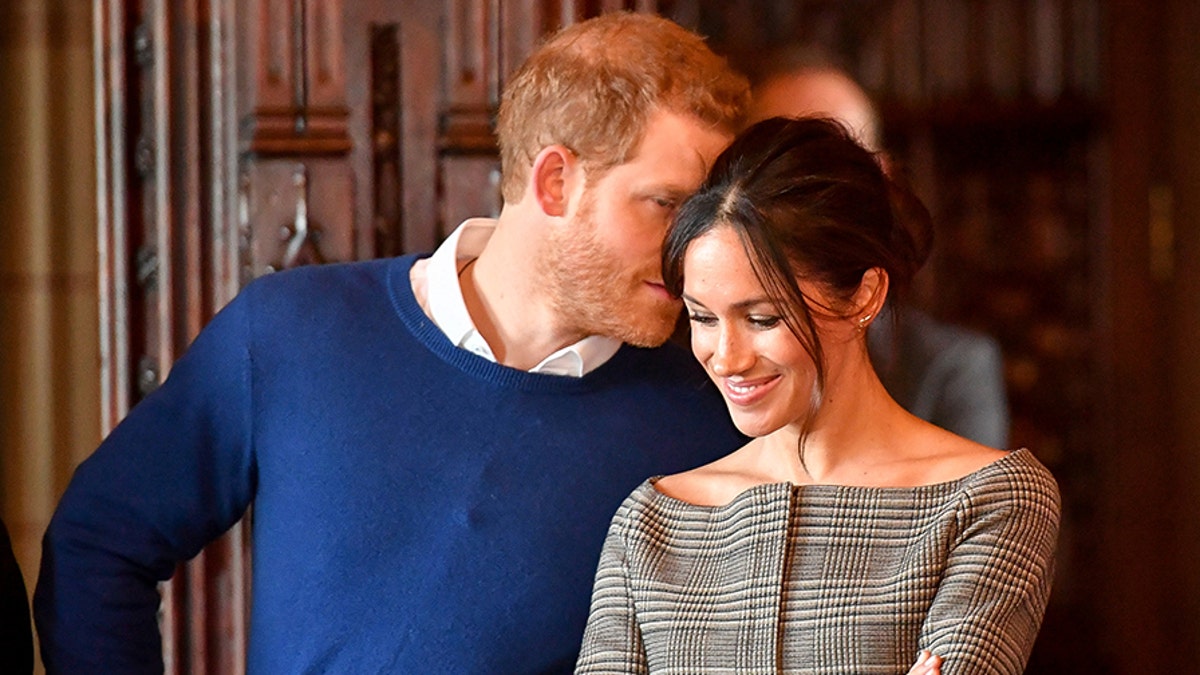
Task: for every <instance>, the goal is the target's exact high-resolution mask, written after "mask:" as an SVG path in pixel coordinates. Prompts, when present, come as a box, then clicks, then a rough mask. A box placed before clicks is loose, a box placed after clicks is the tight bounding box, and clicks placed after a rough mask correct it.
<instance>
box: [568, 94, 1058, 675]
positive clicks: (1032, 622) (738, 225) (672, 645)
mask: <svg viewBox="0 0 1200 675" xmlns="http://www.w3.org/2000/svg"><path fill="white" fill-rule="evenodd" d="M929 232H930V225H929V215H928V213H927V212H926V210H925V208H924V207H923V206H922V205H921V204H920V202H919V201H918V200H917V199H916V197H915V196H914V195H912V193H911V192H909V191H907V190H906V189H905V188H903V187H901V186H898V185H897V184H896V183H894V182H893V181H892V180H891V179H889V178H888V177H887V176H886V175H885V174H884V172H883V171H882V170H881V169H880V166H879V164H878V162H877V161H876V158H875V156H874V155H873V154H871V153H870V152H868V151H867V150H864V149H863V148H862V147H860V146H859V145H858V144H857V143H856V142H855V141H854V140H853V139H852V138H851V137H850V136H849V135H848V134H847V132H846V131H845V129H844V128H842V127H841V126H839V125H838V124H837V123H835V122H831V121H828V120H821V119H801V120H789V119H782V118H774V119H769V120H765V121H763V122H760V123H758V124H756V125H754V126H752V127H750V128H749V129H747V130H746V131H745V132H743V134H742V135H740V136H739V137H738V138H737V140H735V141H734V143H733V144H732V145H731V146H730V147H729V148H728V149H727V150H726V151H725V152H724V153H723V154H722V155H721V156H720V157H719V158H718V159H717V161H716V164H715V166H714V167H713V169H712V171H711V173H710V174H709V177H708V179H707V181H706V182H705V183H704V185H702V186H701V188H700V190H699V192H697V193H696V194H695V195H694V196H693V197H691V198H690V199H689V200H688V201H687V202H685V203H684V205H683V206H682V207H681V208H680V211H679V213H678V214H677V216H676V219H675V222H674V224H673V226H672V228H671V230H670V232H669V234H668V236H667V242H666V246H665V248H664V254H663V267H664V280H665V282H666V284H667V286H668V288H669V289H671V290H672V292H673V293H675V294H676V295H679V296H681V297H682V298H683V301H684V303H685V305H686V307H687V311H688V314H689V316H690V319H691V327H692V350H693V352H694V353H695V355H696V358H697V359H699V361H700V362H701V363H702V364H703V365H704V367H705V369H706V370H707V371H708V374H709V376H710V377H711V378H712V380H713V381H714V382H715V383H716V384H717V386H718V387H719V388H720V390H721V392H722V394H723V395H724V397H725V402H726V404H727V406H728V408H729V412H730V414H731V415H732V417H733V420H734V422H735V423H736V425H737V426H738V428H739V429H740V430H741V431H742V432H743V433H745V434H746V435H747V436H750V437H751V439H752V440H751V441H750V442H749V443H747V444H746V445H745V446H744V447H742V448H740V449H738V450H737V451H735V452H733V453H731V454H729V455H727V456H725V457H723V458H721V459H719V460H717V461H716V462H714V463H712V464H709V465H706V466H702V467H699V468H697V469H693V470H691V471H687V472H684V473H681V474H676V475H671V476H664V477H656V478H650V479H649V480H647V481H646V482H645V483H644V484H642V485H641V486H640V487H638V488H637V489H636V490H635V491H634V492H633V494H631V495H630V496H629V498H628V499H626V501H625V503H624V504H623V505H622V506H621V508H620V509H619V510H618V512H617V514H616V515H615V516H614V518H613V522H612V526H611V528H610V530H609V535H608V538H607V541H606V542H605V547H604V551H603V553H602V555H601V560H600V567H599V570H598V572H597V575H596V585H595V589H594V593H593V597H592V610H591V616H590V618H589V621H588V626H587V630H586V632H585V635H584V644H583V649H582V653H581V654H580V658H579V661H578V664H577V672H582V673H596V672H619V673H644V672H664V673H665V672H672V673H699V672H724V673H751V672H754V673H760V672H761V673H766V672H772V673H773V672H794V673H904V672H906V671H908V672H910V673H935V674H936V673H939V672H940V673H944V674H945V675H958V674H961V673H1020V672H1021V671H1022V670H1023V668H1024V665H1025V662H1026V660H1027V659H1028V657H1029V653H1030V650H1031V648H1032V646H1033V641H1034V638H1035V636H1036V634H1037V631H1038V627H1039V626H1040V624H1041V620H1042V615H1043V613H1044V611H1045V607H1046V602H1047V599H1048V597H1049V594H1050V584H1051V579H1052V574H1053V566H1054V551H1055V546H1056V541H1057V535H1058V522H1059V496H1058V488H1057V485H1056V483H1055V481H1054V478H1053V477H1052V476H1051V475H1050V473H1049V472H1048V471H1047V470H1046V468H1045V467H1044V466H1042V464H1041V463H1039V462H1038V460H1037V459H1036V458H1035V457H1034V456H1033V454H1032V453H1031V452H1030V451H1029V450H1028V449H1020V450H1015V451H1011V452H1007V451H1001V450H994V449H992V448H988V447H985V446H983V445H980V444H977V443H975V442H973V441H970V440H967V439H965V438H962V437H960V436H956V435H954V434H952V433H950V432H948V431H945V430H943V429H940V428H938V427H936V426H933V425H932V424H929V423H927V422H924V421H922V420H920V419H918V418H917V417H914V416H913V415H911V414H909V413H908V412H906V411H905V410H904V409H903V408H901V407H900V406H899V405H898V404H897V403H896V402H895V401H893V400H892V399H891V397H889V396H888V394H887V392H886V391H885V390H884V388H883V385H882V384H880V381H879V378H878V376H877V375H876V373H875V371H874V370H873V369H872V367H871V362H870V360H869V358H868V355H867V347H866V333H867V331H868V330H869V328H870V325H871V321H872V319H873V318H874V317H876V316H877V315H878V312H879V310H880V308H881V307H882V306H883V303H884V300H885V299H886V298H887V297H888V294H889V293H895V292H897V291H898V290H899V289H903V287H904V286H905V285H907V284H908V282H909V281H910V280H911V279H912V276H913V274H914V273H915V272H916V271H917V270H918V269H919V268H920V266H921V264H922V263H923V262H924V260H925V258H926V257H927V256H928V252H929V245H930V235H929ZM934 655H936V656H934ZM914 657H916V663H915V664H914Z"/></svg>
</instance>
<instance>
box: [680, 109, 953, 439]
mask: <svg viewBox="0 0 1200 675" xmlns="http://www.w3.org/2000/svg"><path fill="white" fill-rule="evenodd" d="M722 226H725V227H730V228H732V229H733V230H734V231H735V232H737V234H738V236H739V238H740V239H741V241H742V245H743V246H744V247H745V249H746V253H747V255H748V256H749V258H750V263H751V266H752V268H753V269H754V273H755V275H756V276H757V277H758V280H759V282H760V283H761V284H762V286H763V288H764V289H765V290H766V292H767V294H768V296H769V297H770V298H771V299H772V300H773V301H775V303H776V304H777V305H778V306H779V310H780V312H781V313H782V315H783V318H784V321H785V323H786V324H787V326H788V328H789V329H791V331H792V333H794V334H795V335H796V338H797V339H798V340H799V341H800V344H801V345H802V346H803V347H804V350H805V351H806V352H808V354H809V356H810V357H812V360H813V363H814V364H815V365H816V371H817V378H816V386H815V388H814V391H813V404H814V405H813V407H812V410H811V411H810V413H809V418H808V420H807V421H806V424H805V427H806V429H807V427H808V426H809V423H811V420H812V418H813V416H814V415H815V413H816V410H817V409H818V408H819V406H820V403H821V399H822V396H823V393H824V389H825V358H824V352H823V350H822V348H821V341H820V339H819V337H818V335H817V331H816V329H815V327H814V325H813V315H814V312H817V311H819V312H821V313H823V314H827V315H828V314H832V315H835V316H846V310H847V308H848V306H849V304H850V300H851V298H852V297H853V295H854V292H855V291H856V290H857V289H858V287H859V284H860V283H861V282H862V277H863V274H864V273H865V272H866V271H867V270H869V269H871V268H874V267H878V268H880V269H882V270H884V271H885V272H886V273H887V276H888V281H889V286H890V288H891V290H892V291H893V292H897V293H898V292H902V291H903V290H904V289H906V288H907V287H908V286H909V285H910V284H911V282H912V278H913V276H914V275H915V274H916V272H917V270H919V269H920V268H921V265H923V264H924V263H925V260H926V258H928V257H929V251H930V248H931V246H932V243H933V242H932V239H933V237H932V234H933V229H932V224H931V222H930V218H929V212H928V211H927V210H926V209H925V207H924V205H922V204H921V202H920V200H919V199H917V197H916V195H914V194H913V193H912V192H911V191H910V190H909V189H908V188H907V187H906V186H902V185H900V184H898V183H897V182H896V181H894V180H892V179H891V178H889V177H888V175H887V174H886V173H885V172H884V171H883V169H882V167H881V165H880V163H879V160H878V159H877V157H876V156H875V155H874V154H873V153H871V152H869V151H867V150H865V149H864V148H863V147H862V146H860V145H859V144H858V143H857V142H855V141H854V139H853V137H852V136H851V135H850V133H849V132H848V131H847V130H846V128H845V127H843V126H842V125H841V124H839V123H838V122H835V121H833V120H829V119H823V118H800V119H791V118H783V117H774V118H770V119H766V120H763V121H761V122H759V123H757V124H755V125H753V126H750V127H749V128H747V129H746V130H745V131H743V132H742V133H741V134H740V135H738V137H737V138H736V139H734V141H733V143H732V144H731V145H730V146H729V147H728V148H726V150H725V151H724V152H723V153H721V155H720V156H719V157H718V158H717V160H716V163H715V164H714V165H713V168H712V170H711V171H710V172H709V175H708V178H707V179H706V180H705V181H704V184H703V185H701V186H700V189H699V191H697V192H696V194H694V195H692V196H691V197H690V198H689V199H688V200H687V201H685V202H684V203H683V205H682V206H681V207H680V209H679V212H678V213H677V214H676V216H675V221H674V223H673V224H672V226H671V229H670V231H669V232H668V233H667V239H666V243H665V245H664V247H663V279H664V282H665V283H666V286H667V288H668V289H669V290H670V291H671V292H672V293H673V294H675V295H676V296H679V295H682V293H683V259H684V255H685V254H686V253H687V249H688V246H689V245H690V244H691V243H692V242H693V241H695V240H696V239H697V238H698V237H700V236H702V235H704V234H706V233H708V232H710V231H711V230H713V229H714V228H717V227H722ZM798 278H802V279H805V280H807V281H811V282H815V283H817V284H820V285H821V286H822V288H823V289H824V290H825V293H826V294H827V295H829V296H831V297H833V298H835V299H840V300H841V301H844V302H842V304H841V306H835V307H826V306H823V305H820V304H818V302H817V300H815V299H813V298H809V297H806V296H805V295H804V293H802V292H801V290H800V286H799V284H798V283H797V279H798Z"/></svg>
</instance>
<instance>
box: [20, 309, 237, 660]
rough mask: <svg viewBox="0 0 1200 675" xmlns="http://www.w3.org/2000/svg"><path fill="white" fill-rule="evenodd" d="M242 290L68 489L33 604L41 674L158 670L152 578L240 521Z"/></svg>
mask: <svg viewBox="0 0 1200 675" xmlns="http://www.w3.org/2000/svg"><path fill="white" fill-rule="evenodd" d="M251 288H253V285H252V286H251ZM247 290H249V289H247ZM247 295H248V293H247V292H245V291H244V292H243V293H242V294H241V295H240V296H239V297H238V298H236V299H235V300H234V301H233V302H232V303H230V305H229V306H227V307H226V308H225V309H224V310H222V311H221V312H220V313H219V314H218V315H217V316H216V317H214V319H213V320H212V322H210V324H209V325H208V326H207V327H206V328H205V329H204V330H203V331H202V332H201V334H200V335H199V336H198V337H197V338H196V340H195V341H194V343H193V344H192V346H191V347H190V348H189V349H188V351H187V353H186V354H185V355H184V356H183V357H182V358H181V359H180V360H179V361H178V362H177V363H176V364H175V366H174V367H173V368H172V370H171V373H170V375H169V377H168V378H167V380H166V381H165V382H164V383H163V384H162V385H161V386H160V387H158V388H157V389H156V390H155V391H154V392H152V393H151V394H150V395H149V396H147V397H146V398H145V399H144V400H143V401H141V402H140V403H139V404H137V405H136V406H135V407H134V408H133V410H131V411H130V413H129V415H128V416H127V417H126V418H125V419H124V420H123V421H122V422H121V423H120V424H119V425H118V426H117V427H116V428H115V429H114V430H113V432H112V433H111V434H110V435H109V436H108V438H106V439H105V440H104V442H103V443H102V444H101V445H100V447H99V448H97V450H96V451H95V452H94V453H93V454H92V455H91V456H90V457H89V458H88V459H86V460H85V461H84V462H83V463H82V464H80V466H79V468H78V469H77V470H76V471H75V474H74V476H73V477H72V479H71V481H70V483H69V485H68V486H67V490H66V492H65V493H64V495H63V497H62V499H61V501H60V502H59V504H58V506H57V508H56V510H55V513H54V516H53V518H52V519H51V522H50V526H49V528H48V529H47V531H46V534H45V537H44V539H43V543H42V545H43V553H42V563H41V572H40V575H39V577H38V582H37V588H36V592H35V597H34V617H35V622H36V625H37V629H38V635H39V639H40V644H41V650H42V656H43V660H44V661H45V664H46V669H47V672H49V673H60V672H61V673H109V672H121V673H160V672H162V670H163V660H162V647H161V638H160V635H159V629H158V619H157V612H158V607H159V602H160V598H159V594H158V589H157V584H158V582H160V581H163V580H165V579H167V578H169V577H170V576H171V574H172V572H173V571H174V569H175V567H176V565H177V564H178V563H180V562H183V561H185V560H188V559H189V558H192V557H193V556H195V555H196V554H197V553H198V552H199V551H200V550H201V548H203V547H204V545H206V544H207V543H209V542H210V541H212V540H213V539H215V538H217V537H218V536H220V534H221V533H223V532H224V531H225V530H227V529H228V528H229V527H230V526H232V525H233V524H234V523H235V522H237V520H238V519H239V518H240V517H241V516H242V514H243V513H244V512H245V510H246V508H247V506H248V505H249V503H250V500H251V499H252V496H253V493H254V489H255V484H256V473H255V466H254V459H253V451H252V443H251V419H252V412H251V399H252V391H251V367H250V348H249V342H248V334H249V328H248V321H249V318H248V317H249V315H250V311H249V309H248V308H247V305H248V303H249V300H248V298H247V297H246V296H247Z"/></svg>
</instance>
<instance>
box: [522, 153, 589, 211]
mask: <svg viewBox="0 0 1200 675" xmlns="http://www.w3.org/2000/svg"><path fill="white" fill-rule="evenodd" d="M530 173H531V174H532V175H531V180H532V183H533V185H532V188H533V195H534V199H535V200H537V203H538V206H540V207H541V209H542V211H543V212H544V213H545V214H546V215H548V216H556V217H561V216H565V215H566V214H567V209H568V207H569V206H570V201H571V195H572V193H573V191H574V187H575V183H576V182H577V181H578V180H579V179H580V177H581V174H582V167H581V166H580V164H579V159H578V158H577V157H576V156H575V153H573V152H571V150H570V149H568V148H567V147H566V146H563V145H548V146H546V147H544V148H542V151H541V152H539V153H538V154H537V157H535V158H534V159H533V170H532V171H531V172H530Z"/></svg>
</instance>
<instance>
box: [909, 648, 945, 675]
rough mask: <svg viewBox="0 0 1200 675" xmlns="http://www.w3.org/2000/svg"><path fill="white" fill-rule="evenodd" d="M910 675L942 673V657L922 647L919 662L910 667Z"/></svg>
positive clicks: (936, 674) (918, 656) (940, 674)
mask: <svg viewBox="0 0 1200 675" xmlns="http://www.w3.org/2000/svg"><path fill="white" fill-rule="evenodd" d="M908 675H942V657H940V656H938V655H937V654H934V653H933V652H930V651H929V650H928V649H922V650H921V653H920V654H917V662H916V663H914V664H913V666H912V668H909V670H908Z"/></svg>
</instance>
